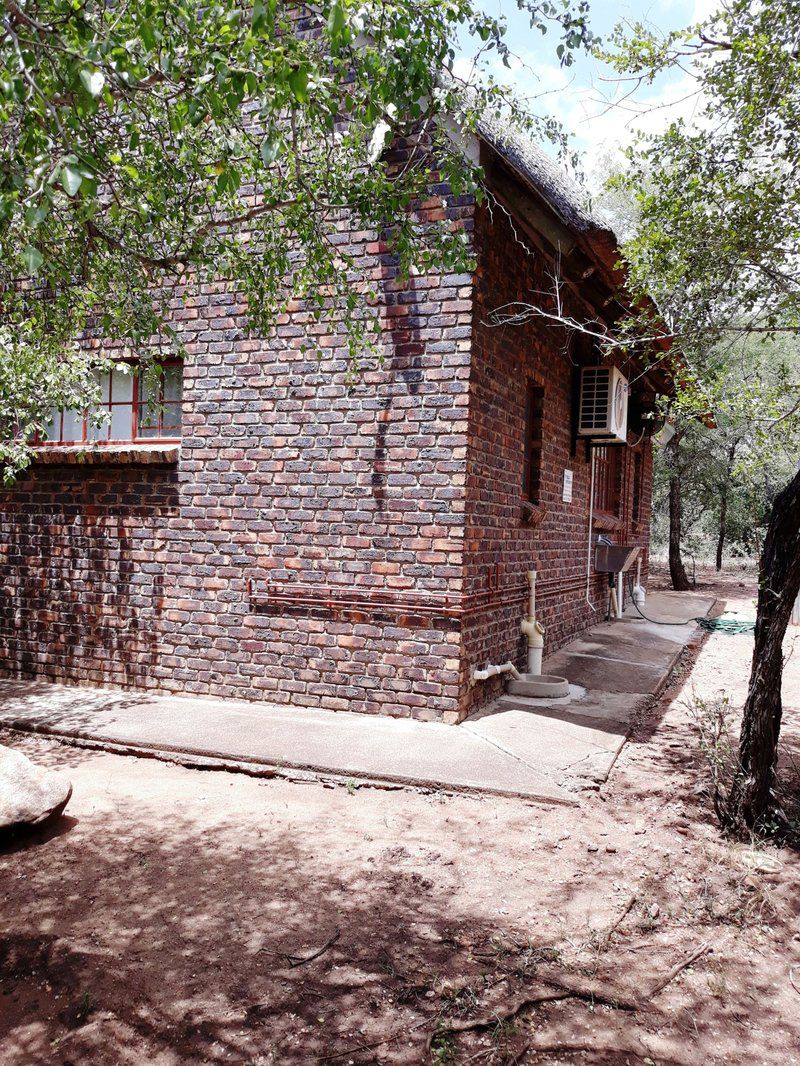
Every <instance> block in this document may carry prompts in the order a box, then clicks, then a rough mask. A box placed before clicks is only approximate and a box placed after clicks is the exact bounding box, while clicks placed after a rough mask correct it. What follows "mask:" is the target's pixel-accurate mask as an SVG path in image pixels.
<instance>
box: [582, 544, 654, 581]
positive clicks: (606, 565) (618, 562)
mask: <svg viewBox="0 0 800 1066" xmlns="http://www.w3.org/2000/svg"><path fill="white" fill-rule="evenodd" d="M641 550H642V549H641V548H639V547H637V546H635V545H631V544H598V545H597V547H596V548H595V555H594V568H595V570H599V571H600V573H603V574H623V573H625V571H626V570H630V568H631V567H632V566H633V564H634V563H635V562H636V560H637V559H638V558H639V555H640V553H641Z"/></svg>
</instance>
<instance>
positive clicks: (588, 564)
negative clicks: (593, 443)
mask: <svg viewBox="0 0 800 1066" xmlns="http://www.w3.org/2000/svg"><path fill="white" fill-rule="evenodd" d="M594 459H595V450H594V448H592V478H591V484H590V486H589V549H588V551H587V553H586V602H587V603H588V604H589V606H590V607H591V608H592V610H593V611H594V613H595V614H597V608H596V607H595V605H594V604H593V603H592V601H591V600H590V599H589V589H590V588H591V586H592V519H593V518H594Z"/></svg>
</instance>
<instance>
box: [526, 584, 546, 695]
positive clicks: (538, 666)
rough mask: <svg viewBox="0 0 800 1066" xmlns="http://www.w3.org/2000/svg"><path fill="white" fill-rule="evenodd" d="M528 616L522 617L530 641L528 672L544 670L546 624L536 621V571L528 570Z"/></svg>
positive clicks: (537, 673)
mask: <svg viewBox="0 0 800 1066" xmlns="http://www.w3.org/2000/svg"><path fill="white" fill-rule="evenodd" d="M528 585H529V587H530V595H529V597H528V617H527V618H523V619H522V623H521V625H520V629H521V630H522V634H523V636H524V637H526V638H527V641H528V673H529V674H536V675H537V676H538V675H539V674H541V672H542V655H543V654H544V626H542V625H541V623H540V622H537V621H536V571H535V570H529V571H528Z"/></svg>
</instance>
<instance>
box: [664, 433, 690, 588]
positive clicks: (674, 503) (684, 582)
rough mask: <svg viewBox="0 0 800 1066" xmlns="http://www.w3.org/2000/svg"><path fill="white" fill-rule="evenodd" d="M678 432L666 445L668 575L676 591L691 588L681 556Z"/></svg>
mask: <svg viewBox="0 0 800 1066" xmlns="http://www.w3.org/2000/svg"><path fill="white" fill-rule="evenodd" d="M679 443H680V434H678V433H676V434H675V436H674V437H673V438H672V440H671V441H670V442H669V444H668V445H667V448H668V449H669V452H670V465H671V466H672V473H671V474H670V479H669V576H670V579H671V581H672V587H673V588H674V589H675V591H676V592H686V591H687V590H688V589H690V588H691V585H690V584H689V578H688V577H687V576H686V567H685V566H684V565H683V559H682V558H681V475H680V467H679V466H678V445H679Z"/></svg>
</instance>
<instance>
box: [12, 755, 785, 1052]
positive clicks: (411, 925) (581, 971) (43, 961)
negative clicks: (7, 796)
mask: <svg viewBox="0 0 800 1066" xmlns="http://www.w3.org/2000/svg"><path fill="white" fill-rule="evenodd" d="M61 750H63V749H56V757H57V756H58V755H59V754H60V751H61ZM83 754H84V758H85V759H89V760H94V759H96V758H97V757H95V756H90V755H87V754H86V753H83ZM135 762H136V761H135V760H123V759H116V758H113V757H103V758H102V759H100V760H98V762H97V765H98V771H97V775H96V776H97V790H98V794H99V795H100V797H101V799H102V791H103V787H104V780H105V778H104V775H106V774H107V775H108V782H107V784H106V786H105V787H106V790H107V793H108V797H109V798H108V801H107V802H106V804H105V806H103V804H102V802H101V799H98V801H97V803H98V805H99V806H98V815H97V816H96V817H94V816H90V817H86V818H84V817H82V818H81V820H80V822H76V821H74V820H72V821H70V820H69V819H64V820H63V822H62V824H61V826H60V828H59V831H55V829H56V827H50V829H48V830H47V831H40V832H38V833H36V834H33V835H32V836H31V837H30V838H29V839H24V838H18V839H17V840H16V841H15V842H13V843H12V844H11V845H9V846H7V847H6V848H4V849H3V851H2V853H0V870H1V871H2V876H3V884H4V886H5V897H6V898H5V900H4V905H3V915H2V922H1V923H0V973H2V975H3V982H2V995H1V996H0V1051H2V1060H3V1062H4V1063H5V1064H7V1066H13V1064H17V1063H19V1064H22V1063H31V1062H57V1063H68V1062H69V1063H92V1064H100V1066H102V1064H109V1066H111V1064H112V1063H113V1064H117V1063H142V1062H148V1063H150V1062H152V1063H178V1062H211V1063H218V1062H219V1063H222V1062H230V1061H233V1062H249V1063H273V1062H274V1063H278V1062H280V1063H310V1062H321V1063H325V1062H328V1063H336V1062H346V1063H353V1064H366V1063H378V1062H380V1063H415V1064H418V1063H424V1062H429V1061H431V1052H430V1050H429V1047H428V1043H429V1040H430V1037H431V1034H433V1033H434V1031H435V1030H436V1026H437V1021H438V1019H440V1018H444V1019H453V1018H460V1019H465V1018H466V1019H469V1018H475V1017H479V1016H482V1015H488V1016H489V1018H491V1017H492V1016H493V1014H494V1013H497V1014H498V1015H499V1014H502V1013H503V1012H504V1011H506V1010H507V1009H508V1008H509V1005H512V1004H513V1003H514V1002H515V1000H517V999H519V998H520V997H522V996H526V995H531V994H535V993H537V992H542V991H552V987H551V986H550V985H548V984H547V983H546V982H547V981H548V980H551V979H561V977H563V976H564V974H565V973H566V975H567V977H568V978H569V980H571V981H572V982H574V983H575V984H576V986H578V987H580V988H582V989H584V990H586V989H588V990H590V991H591V990H595V991H596V993H597V994H598V995H601V994H602V995H603V996H605V997H606V998H608V999H612V1000H615V999H617V998H620V999H630V998H635V997H636V995H637V994H638V993H639V992H640V991H641V988H642V987H643V984H642V975H643V973H644V974H645V976H646V978H647V980H645V981H644V985H645V986H646V985H647V984H648V982H649V981H651V980H652V979H653V978H655V977H656V976H658V974H659V973H661V972H663V971H665V970H667V969H668V968H669V966H671V965H672V964H673V963H674V962H675V960H676V959H677V960H680V958H682V957H683V956H685V954H686V952H687V951H688V950H690V949H691V948H692V946H693V939H692V938H694V937H696V936H697V935H698V931H697V929H696V928H695V929H694V930H693V931H692V933H691V935H690V936H680V937H679V938H678V940H677V941H676V939H675V938H674V937H671V938H664V937H662V936H660V935H659V934H658V932H657V931H656V932H655V933H654V931H653V930H652V929H648V930H647V932H648V951H647V953H646V955H644V956H642V955H641V954H639V955H638V957H637V955H636V954H635V952H636V950H637V944H634V943H632V942H630V941H629V940H625V941H623V942H621V943H615V944H613V945H611V944H610V943H609V944H607V945H606V949H605V950H604V951H598V952H595V953H594V954H593V955H592V956H591V957H590V959H589V961H588V962H586V961H585V962H584V964H582V966H581V967H579V968H577V969H576V968H575V967H574V966H573V965H571V966H567V964H566V962H565V961H564V960H563V959H562V958H561V955H560V949H556V948H554V946H553V945H554V939H556V940H557V939H558V937H557V936H556V932H557V929H558V911H559V908H560V909H561V910H563V911H564V912H566V909H567V908H568V906H569V896H570V894H571V893H570V889H569V887H561V888H560V889H558V890H555V889H551V888H550V887H547V886H546V885H544V884H543V886H542V890H541V892H539V893H538V894H537V893H536V890H535V889H533V890H532V895H537V901H538V902H541V903H544V904H545V907H546V908H553V911H551V913H550V914H545V915H543V916H542V918H541V919H539V920H538V921H535V922H528V923H527V924H526V923H521V922H520V921H519V916H518V915H514V916H508V917H505V916H503V915H502V913H499V912H496V913H495V916H494V917H493V918H489V917H488V916H487V914H486V912H485V909H480V908H476V910H475V913H474V914H469V913H467V914H465V913H464V910H463V908H461V909H454V908H453V906H452V899H451V885H450V882H449V881H448V876H447V872H446V868H447V867H448V865H449V866H452V865H453V862H452V860H448V859H447V857H446V854H447V853H446V851H445V853H444V854H437V853H434V852H431V854H430V856H429V859H428V873H425V872H421V870H420V864H419V863H411V862H409V861H408V859H409V851H408V850H407V849H406V848H405V847H404V846H403V844H402V843H399V842H397V841H395V843H394V844H391V842H390V841H387V840H383V841H376V840H374V839H373V838H372V837H371V836H369V835H368V837H365V836H364V834H363V833H362V832H361V829H360V828H359V825H358V822H357V820H352V821H351V820H350V819H348V818H347V817H346V806H345V807H343V804H344V803H346V800H345V799H343V798H342V793H343V790H337V791H336V792H335V794H334V795H333V796H332V794H331V792H329V791H326V790H325V789H323V788H321V787H320V786H319V785H311V786H294V787H295V788H296V789H300V790H301V791H302V790H303V788H305V789H307V792H303V795H302V798H306V797H307V802H308V805H309V806H311V807H312V808H313V809H314V810H315V811H316V812H317V817H318V819H319V830H318V831H317V832H314V831H310V829H309V826H310V823H309V822H308V821H304V820H300V821H297V822H296V823H292V822H291V819H290V820H289V821H288V822H287V821H286V819H285V818H282V817H276V815H275V810H274V809H273V807H272V805H275V804H277V805H283V806H285V805H286V804H285V803H284V802H283V800H284V797H285V796H286V795H287V794H288V793H287V791H286V790H287V789H289V790H290V789H291V787H292V786H288V785H286V784H285V783H284V784H277V783H272V784H264V783H255V782H247V788H248V789H249V792H248V795H251V796H253V797H255V798H256V799H257V800H258V805H257V806H255V807H254V808H253V809H252V810H251V811H250V812H249V816H244V817H243V816H242V814H241V808H240V809H239V810H238V811H237V812H236V813H234V814H232V815H230V816H228V815H226V814H225V812H224V810H222V809H221V808H222V804H221V802H220V796H221V790H222V783H223V782H225V781H227V779H228V778H229V777H230V775H216V774H215V775H213V778H214V781H213V787H211V788H209V789H208V790H207V797H206V802H207V805H208V808H207V810H203V808H202V804H203V795H202V794H203V792H204V778H206V777H207V776H208V775H203V774H201V773H199V772H194V774H193V775H192V774H189V772H187V771H180V770H177V769H176V768H173V767H164V766H162V765H160V764H158V765H154V766H153V768H152V773H153V774H154V775H155V776H156V777H158V776H161V777H162V778H163V779H166V778H168V777H169V775H172V774H180V775H183V780H184V781H192V782H193V785H192V787H194V788H195V789H196V792H197V794H198V795H197V796H195V801H194V802H193V803H192V804H191V805H187V804H181V803H180V802H178V803H170V804H165V805H163V806H162V807H161V810H160V812H159V810H158V808H157V807H155V808H154V805H153V800H152V798H150V799H148V800H147V801H142V802H137V801H136V800H135V799H134V798H132V797H131V796H130V795H128V796H126V795H124V793H120V792H118V791H116V790H115V787H114V782H113V780H112V779H111V775H112V774H113V768H114V767H118V768H119V772H120V773H125V767H126V766H131V765H133V764H134V763H135ZM242 781H243V779H242V778H236V777H231V778H230V785H229V787H230V788H233V789H235V788H237V787H242V788H243V787H244V786H243V785H241V782H242ZM226 787H228V786H226ZM231 795H233V794H231ZM326 797H328V798H330V802H326ZM378 799H380V800H381V802H383V799H384V797H377V796H376V795H374V794H373V797H372V798H370V797H367V796H366V794H365V795H363V796H361V797H353V802H354V803H358V802H360V800H363V801H364V802H373V801H374V802H377V801H378ZM398 799H400V797H398ZM460 802H464V801H460ZM343 810H345V815H343V813H342V812H343ZM528 810H529V811H531V812H532V811H533V810H534V809H532V808H528ZM326 812H327V813H326ZM449 822H450V817H447V816H445V815H444V814H442V825H443V829H444V831H445V832H448V830H447V828H446V826H447V823H449ZM451 831H452V833H453V840H450V841H447V845H448V847H449V848H450V850H452V846H453V843H454V841H456V842H457V839H458V836H459V834H460V833H462V832H464V833H468V831H469V826H468V825H460V826H459V825H453V826H452V830H451ZM334 837H335V838H336V839H337V840H338V841H339V842H340V844H339V849H338V852H336V853H334V852H333V851H332V850H331V849H330V848H329V847H328V846H327V845H326V840H330V839H332V838H334ZM365 840H366V841H367V844H366V845H365ZM387 843H390V844H391V846H388V847H387V846H386V844H387ZM456 846H457V844H456ZM444 850H445V849H444V848H443V851H444ZM532 861H535V859H532ZM423 869H424V867H423ZM470 876H472V877H473V878H475V879H476V882H477V883H478V884H479V882H480V879H481V878H482V876H484V871H482V869H481V867H480V866H476V867H475V868H474V869H473V870H472V873H471V875H470ZM576 888H577V886H576ZM606 891H607V888H606ZM631 913H632V914H633V911H632V912H631ZM637 943H638V942H637ZM641 946H642V944H641V943H638V947H639V948H641ZM317 952H319V954H318V955H317V957H316V958H311V956H313V955H315V953H317ZM726 979H727V980H728V981H729V982H730V981H731V980H732V979H736V980H742V981H744V982H745V983H746V985H747V995H748V997H750V999H751V1000H752V998H754V997H758V1000H759V1002H760V1004H761V1006H760V1008H759V1009H760V1011H761V1017H760V1022H761V1024H763V1025H764V1026H765V1027H766V1028H767V1029H769V1028H770V1027H778V1026H781V1025H784V1024H785V1019H784V1018H783V1017H782V1016H781V1010H780V1007H779V1006H778V1005H777V1004H774V1003H773V999H772V995H771V988H770V987H769V983H768V982H766V981H765V980H764V979H763V978H762V976H761V975H759V974H757V973H754V972H750V971H749V968H748V972H747V973H744V972H740V973H737V974H733V973H731V972H729V973H728V974H727V977H726ZM742 1009H744V1004H742V1003H741V1002H739V1001H738V999H737V997H736V996H734V995H730V996H725V997H718V998H717V997H714V996H710V995H709V994H708V988H707V987H706V985H705V983H704V980H701V981H700V983H699V985H698V984H697V983H695V984H694V985H692V984H691V983H690V985H689V987H688V991H687V989H686V988H684V990H683V995H682V999H681V1001H680V1006H679V1010H678V1011H677V1012H676V1013H675V1014H674V1015H672V1016H670V1015H664V1014H662V1013H661V1010H660V1009H659V1008H658V1007H657V1006H656V1005H652V1006H645V1007H643V1009H642V1010H641V1011H640V1012H637V1013H636V1014H631V1013H630V1012H629V1011H622V1010H616V1009H614V1008H613V1007H611V1006H604V1005H602V1004H595V1003H592V1002H591V996H589V997H588V1000H587V999H566V1000H564V1001H563V1002H560V1003H552V1004H549V1005H546V1006H542V1007H537V1008H531V1009H530V1010H527V1011H523V1012H522V1013H521V1014H520V1015H519V1017H517V1018H515V1019H513V1020H512V1021H510V1022H509V1023H508V1024H507V1025H494V1024H491V1025H488V1026H486V1027H484V1028H483V1029H481V1030H479V1031H477V1032H475V1033H469V1032H468V1033H465V1034H462V1035H459V1036H458V1037H455V1036H454V1037H452V1038H450V1037H448V1038H445V1037H441V1038H439V1040H438V1044H439V1047H440V1057H439V1058H438V1060H437V1061H438V1062H441V1063H444V1062H452V1063H458V1062H462V1061H464V1062H466V1061H467V1060H468V1058H469V1056H470V1055H474V1054H476V1053H477V1051H476V1049H480V1050H483V1051H485V1052H486V1055H485V1056H484V1058H483V1059H482V1060H481V1061H487V1062H496V1063H501V1062H502V1063H510V1062H516V1061H555V1059H554V1058H552V1056H556V1055H557V1056H558V1061H567V1062H572V1061H574V1062H591V1063H622V1062H628V1061H639V1059H640V1057H641V1056H642V1055H647V1054H648V1052H649V1051H650V1041H651V1040H656V1039H657V1036H656V1034H657V1033H658V1032H659V1030H660V1029H663V1027H664V1026H665V1024H666V1025H667V1026H668V1028H669V1030H670V1034H671V1038H672V1050H671V1051H670V1050H669V1048H667V1047H664V1048H663V1049H661V1050H660V1052H659V1054H658V1062H659V1063H670V1062H674V1063H682V1064H687V1066H688V1064H689V1063H694V1062H697V1061H700V1059H699V1058H698V1057H697V1056H698V1055H699V1054H700V1048H701V1047H703V1048H705V1049H706V1050H707V1049H708V1048H709V1047H713V1046H714V1040H715V1039H716V1037H715V1035H714V1034H715V1033H718V1032H719V1031H720V1027H722V1028H723V1029H724V1028H725V1026H726V1025H731V1024H732V1021H731V1018H732V1015H735V1012H736V1011H737V1010H742ZM435 1046H436V1043H435ZM526 1048H527V1049H528V1050H529V1051H530V1053H531V1055H533V1054H534V1051H535V1052H536V1055H537V1056H538V1055H539V1053H541V1055H542V1056H544V1058H538V1057H537V1058H530V1059H526V1058H525V1054H526ZM451 1052H452V1057H450V1058H447V1057H446V1054H451ZM445 1053H446V1054H445ZM631 1056H633V1059H632V1058H631ZM702 1060H703V1061H714V1060H713V1059H711V1058H707V1057H706V1054H705V1051H704V1052H703V1059H702ZM720 1061H726V1060H725V1059H720Z"/></svg>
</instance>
